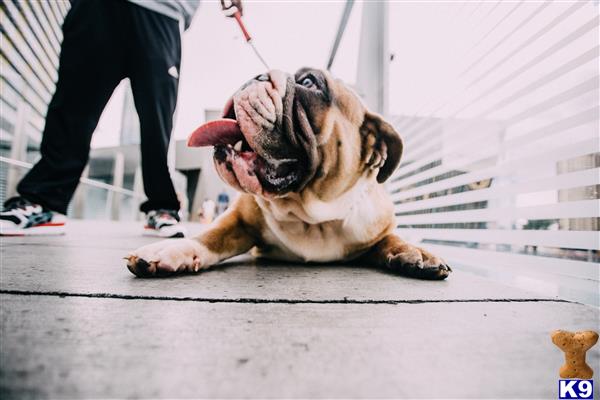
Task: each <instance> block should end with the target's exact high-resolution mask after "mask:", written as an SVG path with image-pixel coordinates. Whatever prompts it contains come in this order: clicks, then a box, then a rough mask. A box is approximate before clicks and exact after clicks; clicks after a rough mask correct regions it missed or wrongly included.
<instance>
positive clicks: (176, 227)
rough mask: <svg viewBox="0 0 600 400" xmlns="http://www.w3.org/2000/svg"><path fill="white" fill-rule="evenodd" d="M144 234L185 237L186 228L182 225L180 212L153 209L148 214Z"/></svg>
mask: <svg viewBox="0 0 600 400" xmlns="http://www.w3.org/2000/svg"><path fill="white" fill-rule="evenodd" d="M144 236H157V237H163V238H182V237H185V228H184V227H183V226H182V225H181V223H180V219H179V213H178V212H177V211H175V210H152V211H149V212H148V214H146V226H145V227H144Z"/></svg>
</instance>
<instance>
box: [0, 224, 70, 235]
mask: <svg viewBox="0 0 600 400" xmlns="http://www.w3.org/2000/svg"><path fill="white" fill-rule="evenodd" d="M65 233H66V228H65V224H52V223H49V224H43V225H38V226H33V227H31V228H6V227H1V228H0V236H58V235H64V234H65Z"/></svg>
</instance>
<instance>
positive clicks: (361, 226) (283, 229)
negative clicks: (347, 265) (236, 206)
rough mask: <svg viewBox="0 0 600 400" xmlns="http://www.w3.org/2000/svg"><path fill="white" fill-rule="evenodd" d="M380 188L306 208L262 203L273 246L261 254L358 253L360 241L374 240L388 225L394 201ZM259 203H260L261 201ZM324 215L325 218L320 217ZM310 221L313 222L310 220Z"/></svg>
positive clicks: (333, 257)
mask: <svg viewBox="0 0 600 400" xmlns="http://www.w3.org/2000/svg"><path fill="white" fill-rule="evenodd" d="M388 203H389V199H388V198H387V197H386V196H383V197H380V194H379V192H377V193H373V192H371V191H356V192H355V193H350V195H349V196H347V197H346V198H341V199H339V200H337V201H335V202H333V203H327V204H312V205H310V204H309V205H308V207H307V205H306V204H304V207H303V212H307V211H308V215H306V214H304V215H303V216H302V217H298V216H297V215H298V214H302V213H300V212H296V213H295V212H294V210H290V209H277V208H273V207H272V206H267V205H266V204H265V203H263V204H262V205H261V208H262V209H263V215H264V218H265V223H266V229H265V231H264V232H263V240H264V241H265V244H267V245H268V247H270V250H271V251H270V252H269V253H261V255H264V256H267V257H273V258H279V259H287V260H292V261H316V262H332V261H343V260H346V259H348V258H349V257H351V256H356V250H357V249H360V247H361V244H364V243H370V242H372V240H373V238H375V237H377V236H378V235H380V234H381V232H382V231H383V230H385V229H386V228H387V227H388V226H389V219H390V216H391V214H390V210H391V203H390V204H388ZM259 205H260V203H259ZM319 219H322V220H323V222H319V221H318V220H319ZM307 221H310V222H307Z"/></svg>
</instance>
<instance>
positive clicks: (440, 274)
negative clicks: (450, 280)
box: [388, 247, 452, 280]
mask: <svg viewBox="0 0 600 400" xmlns="http://www.w3.org/2000/svg"><path fill="white" fill-rule="evenodd" d="M388 267H389V268H390V269H391V270H393V271H396V272H398V273H400V274H402V275H405V276H409V277H412V278H419V279H430V280H443V279H446V278H447V277H448V275H450V273H451V272H452V268H450V267H449V266H448V264H446V262H445V261H444V260H442V259H441V258H439V257H436V256H434V255H433V254H431V253H429V252H427V251H425V250H422V249H419V248H417V247H413V248H410V249H408V250H406V249H404V251H403V252H400V253H395V252H391V253H390V254H389V255H388Z"/></svg>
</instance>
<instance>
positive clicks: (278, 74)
mask: <svg viewBox="0 0 600 400" xmlns="http://www.w3.org/2000/svg"><path fill="white" fill-rule="evenodd" d="M263 75H264V74H263ZM267 75H268V80H269V81H271V84H272V85H273V88H274V89H275V90H277V92H279V95H280V96H281V97H284V96H285V90H286V87H287V82H288V79H289V78H290V77H291V75H290V74H286V73H285V72H283V71H280V70H278V69H273V70H271V71H269V72H268V73H267ZM260 76H262V75H260Z"/></svg>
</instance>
